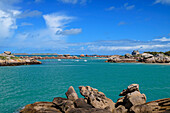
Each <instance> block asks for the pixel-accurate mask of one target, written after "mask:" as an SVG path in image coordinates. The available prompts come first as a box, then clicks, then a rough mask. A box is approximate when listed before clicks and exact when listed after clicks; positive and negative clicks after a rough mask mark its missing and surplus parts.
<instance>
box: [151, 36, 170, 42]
mask: <svg viewBox="0 0 170 113" xmlns="http://www.w3.org/2000/svg"><path fill="white" fill-rule="evenodd" d="M154 41H170V38H166V37H162V38H160V39H154Z"/></svg>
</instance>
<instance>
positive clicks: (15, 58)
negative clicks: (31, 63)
mask: <svg viewBox="0 0 170 113" xmlns="http://www.w3.org/2000/svg"><path fill="white" fill-rule="evenodd" d="M11 59H13V60H18V59H20V58H19V57H11Z"/></svg>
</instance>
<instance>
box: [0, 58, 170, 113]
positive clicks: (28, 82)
mask: <svg viewBox="0 0 170 113" xmlns="http://www.w3.org/2000/svg"><path fill="white" fill-rule="evenodd" d="M40 61H41V62H42V64H40V65H22V66H6V67H0V113H18V112H19V110H21V109H22V108H23V107H24V106H25V105H27V104H31V103H34V102H37V101H49V102H51V101H52V100H53V98H54V97H66V96H65V92H66V91H67V90H68V88H69V86H73V87H74V88H75V90H76V92H77V93H78V95H79V97H80V98H82V96H81V95H80V93H79V88H78V87H79V86H91V87H93V88H96V89H98V90H99V91H101V92H103V93H104V94H105V95H106V96H107V97H108V98H110V99H112V100H113V101H114V102H116V101H117V99H118V98H120V96H119V94H120V92H121V91H122V90H123V89H126V88H127V86H128V85H130V84H134V83H136V84H139V89H140V92H141V93H144V94H145V95H146V97H147V102H149V101H153V100H157V99H162V98H170V65H158V64H142V63H141V64H140V63H106V62H105V61H106V59H98V58H82V59H78V60H77V59H61V60H58V59H48V60H40Z"/></svg>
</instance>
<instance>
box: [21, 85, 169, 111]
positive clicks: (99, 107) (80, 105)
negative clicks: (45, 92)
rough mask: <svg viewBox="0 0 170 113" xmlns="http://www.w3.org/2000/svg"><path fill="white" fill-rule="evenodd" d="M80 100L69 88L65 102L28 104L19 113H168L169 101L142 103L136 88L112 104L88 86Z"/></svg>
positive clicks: (124, 93)
mask: <svg viewBox="0 0 170 113" xmlns="http://www.w3.org/2000/svg"><path fill="white" fill-rule="evenodd" d="M79 89H80V93H81V95H82V96H84V98H78V96H77V93H76V92H75V90H74V88H73V87H72V86H70V87H69V89H68V91H67V92H66V96H67V98H61V97H56V98H54V99H53V101H52V102H35V103H33V104H28V105H26V106H25V107H24V109H22V110H21V111H20V113H158V112H159V113H168V112H170V98H166V99H160V100H156V101H151V102H148V103H146V96H145V94H141V93H140V91H139V85H138V84H131V85H129V86H128V87H127V89H124V90H123V91H122V92H121V93H120V94H119V96H123V97H120V98H119V99H118V100H117V102H116V104H115V103H114V102H113V101H112V100H111V99H109V98H107V97H106V96H105V94H104V93H102V92H99V91H98V90H97V89H95V88H92V87H90V86H80V87H79Z"/></svg>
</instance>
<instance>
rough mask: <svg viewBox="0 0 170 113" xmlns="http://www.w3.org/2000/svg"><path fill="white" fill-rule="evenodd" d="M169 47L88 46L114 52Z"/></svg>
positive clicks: (92, 48)
mask: <svg viewBox="0 0 170 113" xmlns="http://www.w3.org/2000/svg"><path fill="white" fill-rule="evenodd" d="M164 47H170V45H168V44H166V45H137V46H88V48H89V49H91V50H97V51H101V50H103V51H115V50H120V51H121V50H124V51H125V50H149V49H158V48H164Z"/></svg>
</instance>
